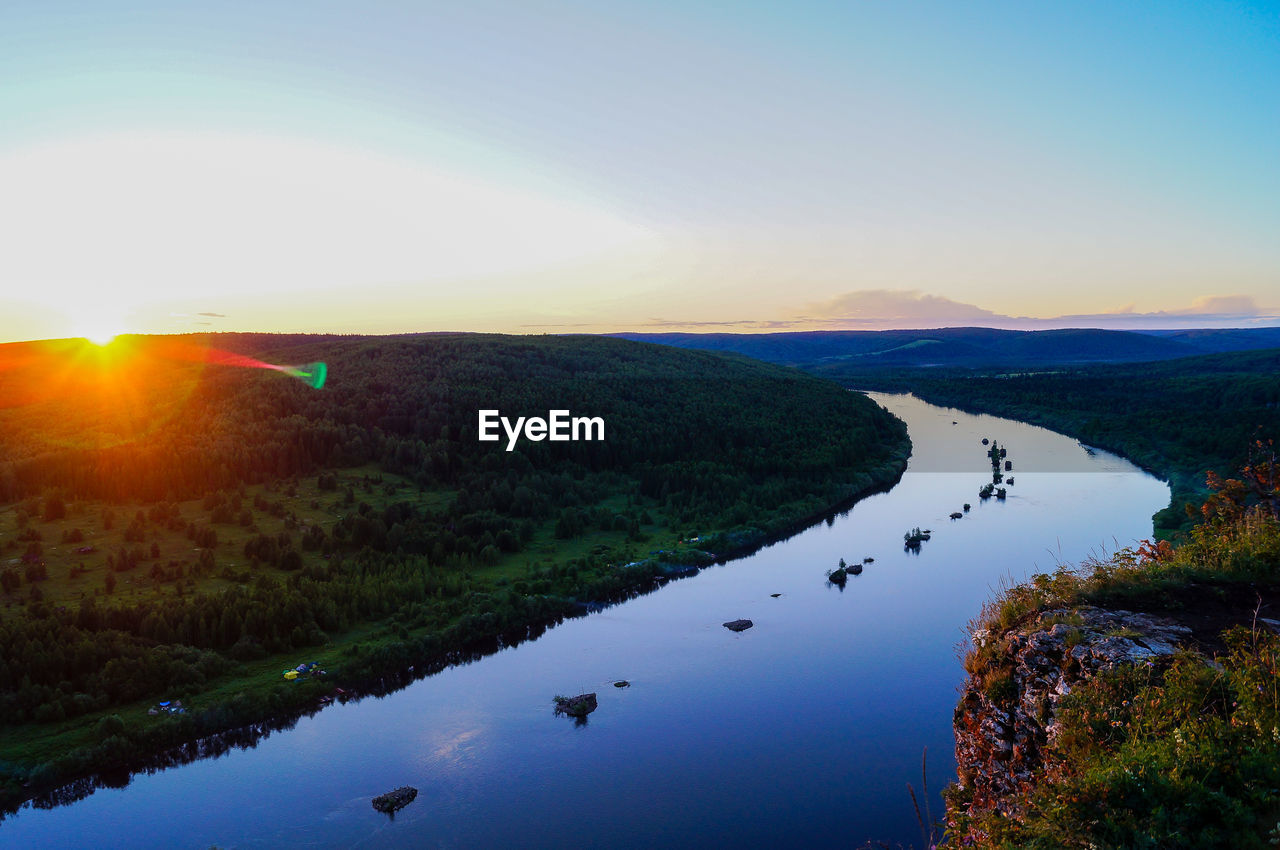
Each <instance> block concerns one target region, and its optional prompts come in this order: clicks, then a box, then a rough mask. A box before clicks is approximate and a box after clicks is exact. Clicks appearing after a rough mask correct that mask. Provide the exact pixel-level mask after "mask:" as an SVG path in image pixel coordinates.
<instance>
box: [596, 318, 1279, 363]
mask: <svg viewBox="0 0 1280 850" xmlns="http://www.w3.org/2000/svg"><path fill="white" fill-rule="evenodd" d="M619 336H622V337H625V338H627V339H637V340H644V341H648V342H658V343H662V344H664V345H673V346H676V347H677V348H695V349H701V350H706V351H726V352H730V351H731V352H735V353H738V354H745V355H747V356H748V357H755V358H757V359H760V360H766V361H769V362H770V363H784V364H786V365H789V366H799V367H801V368H806V369H809V368H823V367H836V368H839V367H842V366H847V367H849V368H853V369H858V370H876V369H892V368H901V367H905V366H918V367H921V368H930V369H933V368H947V367H966V368H988V367H995V366H1005V367H1015V366H1016V367H1029V366H1048V365H1080V364H1085V363H1130V362H1141V361H1153V360H1169V359H1174V358H1179V357H1191V356H1194V355H1197V354H1208V353H1214V352H1224V351H1241V350H1245V349H1260V348H1270V347H1274V346H1277V345H1280V328H1245V329H1234V328H1230V329H1216V328H1207V329H1200V330H1179V331H1151V332H1142V331H1112V330H1099V329H1096V328H1064V329H1060V330H1044V331H1010V330H1000V329H997V328H932V329H926V330H892V331H795V332H784V333H767V334H731V333H710V334H691V333H655V334H643V333H639V334H638V333H628V334H619Z"/></svg>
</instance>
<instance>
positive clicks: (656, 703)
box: [0, 394, 1169, 850]
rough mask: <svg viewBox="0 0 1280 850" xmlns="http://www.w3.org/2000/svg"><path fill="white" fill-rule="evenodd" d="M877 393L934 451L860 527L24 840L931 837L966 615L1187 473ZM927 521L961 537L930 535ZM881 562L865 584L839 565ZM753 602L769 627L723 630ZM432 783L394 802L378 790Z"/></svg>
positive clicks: (860, 515)
mask: <svg viewBox="0 0 1280 850" xmlns="http://www.w3.org/2000/svg"><path fill="white" fill-rule="evenodd" d="M872 397H873V398H874V399H875V400H876V401H878V402H880V403H881V404H883V405H885V406H886V407H888V408H889V409H890V410H892V411H893V412H894V413H895V414H897V415H898V416H899V417H901V418H902V419H903V420H905V421H906V423H907V425H908V428H909V430H910V433H911V438H912V440H913V442H914V446H915V451H914V454H913V456H912V459H911V464H910V466H909V468H908V470H907V472H906V474H905V475H904V476H903V478H902V481H901V482H900V483H899V484H898V485H897V486H895V487H894V488H893V489H892V490H891V491H889V492H887V493H883V494H880V495H876V496H873V497H871V498H868V499H866V500H864V501H862V502H859V503H858V504H857V505H856V506H855V507H854V508H853V509H852V510H850V511H849V512H847V513H845V514H843V515H840V516H838V517H836V518H835V519H834V521H832V522H830V523H824V524H821V525H819V526H816V527H813V528H810V529H809V530H807V531H804V532H802V533H800V534H798V535H796V536H794V537H792V538H790V539H788V540H786V541H784V542H781V543H778V544H776V545H774V546H771V547H768V548H766V549H763V550H761V551H760V552H758V553H756V554H755V555H753V556H751V557H749V558H744V559H742V560H739V561H735V562H732V563H729V564H726V565H723V566H716V567H711V568H708V569H706V570H704V571H703V572H702V573H701V574H700V575H698V576H696V577H694V578H690V579H685V580H682V581H677V582H673V583H671V584H669V585H667V586H666V587H665V588H663V589H662V590H660V591H658V592H656V593H652V594H650V595H647V596H644V597H641V598H638V599H634V600H632V601H629V602H627V603H625V604H622V605H618V606H615V607H613V608H610V609H608V610H606V611H604V612H601V613H598V614H594V615H592V616H589V617H585V618H581V619H577V620H572V621H569V622H565V623H563V624H562V625H560V626H557V627H556V628H554V629H552V630H550V631H549V632H547V633H546V634H545V635H543V636H542V637H541V638H539V639H538V640H536V641H533V642H529V643H525V644H523V645H521V646H519V647H516V648H513V649H506V650H503V651H502V652H499V653H497V654H496V655H492V656H489V657H487V658H485V659H483V660H482V661H479V662H477V663H474V664H470V665H467V666H463V667H456V668H452V669H449V670H446V671H444V672H442V673H440V674H439V675H436V676H433V677H430V678H427V679H424V680H422V681H419V682H417V683H415V684H414V685H412V686H410V687H408V688H406V689H405V690H403V691H400V692H398V693H395V694H392V695H390V696H388V697H385V698H382V699H374V698H369V699H364V700H362V701H360V702H353V703H348V704H346V705H336V706H333V707H331V708H329V709H326V710H325V711H322V712H320V713H319V714H317V715H315V716H314V717H309V718H303V719H302V720H300V721H299V722H298V724H297V726H296V727H295V728H294V729H292V730H290V731H287V732H282V733H278V734H274V735H272V736H271V737H269V738H267V739H265V740H263V741H261V742H260V743H259V744H258V745H257V746H256V747H255V748H253V749H248V750H236V751H233V752H231V753H229V754H228V755H226V756H223V757H221V758H216V759H210V760H206V761H200V762H196V763H193V764H189V765H186V766H183V767H179V768H174V769H171V770H166V771H163V772H160V773H156V774H154V775H150V776H139V777H136V778H135V779H134V780H133V781H132V783H131V784H130V785H129V786H128V787H126V788H122V789H103V790H99V791H97V792H96V793H94V794H93V795H92V796H90V797H89V798H87V799H85V800H82V801H80V802H77V803H74V804H72V805H70V806H65V807H60V808H56V809H52V810H37V809H31V808H26V809H24V810H22V811H21V812H20V813H19V814H18V815H16V816H14V817H13V818H11V819H9V820H7V821H6V822H5V823H4V824H0V846H4V847H14V848H17V847H40V848H42V850H49V849H50V848H56V847H95V848H111V847H119V848H131V850H136V848H144V847H164V848H178V847H188V848H202V850H203V848H208V847H210V846H211V845H217V846H219V847H224V848H232V847H242V848H276V847H379V848H381V847H468V848H470V847H563V846H567V845H578V846H583V847H652V846H666V847H680V846H690V847H695V846H724V845H729V844H734V845H738V846H751V847H778V846H806V847H818V846H829V847H837V846H838V847H849V846H854V845H857V844H859V843H861V842H863V841H866V840H869V839H874V840H884V841H889V842H902V843H904V844H907V843H913V842H914V843H915V845H916V846H919V844H920V833H919V829H918V826H917V824H916V820H915V816H914V814H913V811H912V805H911V799H910V797H909V795H908V793H907V783H909V782H910V783H913V784H915V786H916V789H917V792H919V790H920V763H921V755H922V752H923V751H924V749H925V748H926V747H927V748H928V758H929V784H930V791H931V794H930V804H931V806H932V808H933V811H934V813H935V815H936V814H937V813H938V812H939V811H940V809H941V802H940V799H939V798H938V795H937V792H938V791H939V790H940V789H941V788H942V786H943V785H944V784H945V783H946V782H948V781H950V780H951V779H952V778H953V776H954V758H953V753H952V748H953V746H954V739H953V738H952V733H951V713H952V709H953V708H954V706H955V701H956V696H957V687H958V686H959V684H960V683H961V681H962V679H963V671H962V669H961V667H960V663H959V661H958V659H957V656H956V652H955V647H956V644H957V643H958V642H959V641H960V640H961V639H962V638H963V627H964V625H965V623H966V622H967V621H968V620H969V619H970V618H971V617H972V616H973V615H974V614H975V613H977V612H978V610H979V609H980V607H981V606H982V603H983V602H984V601H986V600H987V599H988V598H990V596H991V595H992V593H993V591H994V590H996V589H997V588H998V587H999V586H1000V585H1001V584H1002V582H1007V581H1010V580H1019V579H1022V578H1024V577H1025V576H1027V575H1029V574H1031V573H1033V572H1037V571H1046V570H1050V569H1052V568H1053V567H1054V566H1055V565H1056V564H1058V563H1059V562H1072V563H1074V562H1078V561H1080V560H1081V559H1083V558H1086V557H1088V556H1090V555H1100V554H1104V553H1107V552H1111V551H1114V550H1115V549H1117V548H1119V547H1121V546H1127V545H1131V544H1132V543H1133V542H1134V541H1135V540H1136V539H1139V538H1143V537H1147V536H1149V535H1150V533H1151V514H1152V513H1153V512H1154V511H1156V510H1158V509H1159V508H1161V507H1163V506H1164V505H1165V504H1167V502H1168V498H1169V491H1168V488H1167V487H1166V485H1165V484H1163V483H1162V482H1160V481H1158V480H1157V479H1155V478H1153V477H1151V476H1150V475H1147V474H1145V473H1143V472H1142V471H1141V470H1139V469H1137V468H1136V467H1135V466H1133V465H1132V464H1130V463H1128V462H1126V461H1124V460H1123V459H1121V458H1118V457H1115V456H1114V455H1109V454H1106V453H1104V452H1090V451H1088V450H1086V449H1084V448H1082V447H1081V446H1080V445H1079V444H1078V443H1076V442H1075V441H1074V440H1071V439H1069V438H1067V437H1063V436H1061V435H1058V434H1054V433H1052V432H1050V431H1046V430H1044V429H1042V428H1036V427H1032V426H1029V425H1025V424H1022V423H1018V422H1013V421H1010V420H1007V419H999V418H996V417H991V416H974V415H969V414H965V413H961V412H959V411H955V410H950V409H945V408H940V407H936V406H933V405H930V404H926V403H924V402H922V401H920V400H918V399H915V398H913V397H911V396H901V395H880V394H872ZM953 422H954V423H955V424H952V423H953ZM983 437H990V438H994V439H996V440H998V441H999V442H1000V444H1001V445H1002V446H1005V445H1007V447H1008V451H1009V455H1008V456H1009V459H1011V460H1012V461H1013V463H1014V471H1013V472H1012V473H1011V474H1012V475H1013V476H1014V478H1015V485H1014V486H1013V487H1011V488H1010V489H1009V498H1008V500H1007V501H1006V502H1003V503H1001V502H997V501H995V500H994V499H993V500H991V501H988V502H985V503H984V502H980V501H979V499H978V497H977V491H978V489H979V487H981V485H982V484H983V483H984V482H986V481H988V480H989V478H990V472H989V470H990V467H989V461H988V460H987V457H986V455H985V453H984V452H985V447H984V446H982V444H981V439H982V438H983ZM965 502H971V503H972V504H973V510H972V511H971V512H970V513H969V514H968V515H966V516H965V517H964V518H963V519H961V520H956V521H952V520H949V519H948V515H949V514H950V513H951V512H952V511H957V510H960V509H961V506H962V505H963V504H964V503H965ZM917 525H918V526H921V527H922V528H929V529H931V530H932V531H933V538H932V539H931V540H930V541H928V542H926V543H924V545H923V547H922V549H921V551H920V553H919V554H911V553H908V552H906V551H904V549H903V545H902V536H903V532H905V531H907V530H909V529H910V528H911V527H913V526H917ZM865 556H871V557H874V558H875V562H874V563H872V564H868V565H867V567H866V571H865V572H864V573H863V574H862V575H860V576H856V577H850V579H849V582H848V585H847V587H846V588H845V589H844V590H843V591H841V590H840V589H838V588H836V587H834V586H831V585H829V584H828V583H827V582H826V581H825V577H824V574H825V572H826V570H828V569H831V568H834V567H835V566H836V564H837V562H838V560H839V559H840V558H841V557H843V558H845V559H846V560H848V561H849V562H850V563H852V562H854V561H860V560H862V558H863V557H865ZM772 594H781V595H780V596H777V597H776V598H775V597H774V596H773V595H772ZM739 617H746V618H749V619H751V620H753V621H754V622H755V627H754V628H752V629H749V630H747V631H745V632H742V633H738V634H735V633H733V632H730V631H728V630H726V629H725V628H723V627H722V626H721V623H722V622H724V621H725V620H731V619H735V618H739ZM617 679H627V680H629V681H630V682H631V687H630V688H627V689H621V690H620V689H616V688H614V687H612V685H611V683H612V682H613V681H614V680H617ZM581 691H596V692H597V693H598V694H599V701H600V706H599V709H598V710H597V711H596V712H595V713H594V714H592V715H591V716H590V718H589V722H588V723H586V724H585V725H576V724H575V723H574V721H573V720H571V719H569V718H565V717H555V716H553V714H552V706H551V698H552V696H554V695H555V694H569V693H578V692H581ZM405 784H408V785H414V786H416V787H417V788H418V789H419V794H418V798H417V800H416V801H415V802H414V803H412V804H411V805H409V806H408V807H407V808H405V809H403V810H402V811H401V812H399V813H398V814H397V815H396V816H395V818H394V820H392V819H389V818H387V817H386V816H385V815H381V814H379V813H377V812H376V811H374V810H373V808H372V807H371V806H370V805H369V800H370V798H371V797H372V796H373V795H375V794H379V793H382V792H383V791H387V790H390V789H392V788H394V787H396V786H399V785H405ZM922 804H923V801H922Z"/></svg>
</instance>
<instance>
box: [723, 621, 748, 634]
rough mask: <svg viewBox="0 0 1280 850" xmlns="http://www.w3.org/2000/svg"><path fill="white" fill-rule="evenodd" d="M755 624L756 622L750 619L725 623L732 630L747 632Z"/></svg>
mask: <svg viewBox="0 0 1280 850" xmlns="http://www.w3.org/2000/svg"><path fill="white" fill-rule="evenodd" d="M754 625H755V623H753V622H751V621H750V620H730V621H729V622H727V623H725V624H724V627H725V628H726V629H728V630H729V631H731V632H745V631H746V630H747V629H749V628H751V627H752V626H754Z"/></svg>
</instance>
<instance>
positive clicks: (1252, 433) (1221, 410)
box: [812, 348, 1280, 537]
mask: <svg viewBox="0 0 1280 850" xmlns="http://www.w3.org/2000/svg"><path fill="white" fill-rule="evenodd" d="M812 371H813V372H815V373H816V374H819V375H824V376H826V377H830V378H832V379H835V380H839V381H840V382H842V383H845V384H846V385H848V386H857V387H861V388H865V389H880V390H887V391H896V392H912V393H915V394H916V395H918V396H920V397H921V398H923V399H926V400H927V401H931V402H934V403H936V404H945V405H950V406H952V407H957V408H960V409H962V410H969V411H981V412H986V413H994V414H997V415H1000V416H1007V417H1010V418H1013V419H1020V420H1023V421H1025V422H1032V423H1035V424H1037V425H1043V426H1046V427H1049V428H1052V429H1054V430H1056V431H1061V432H1063V433H1066V434H1069V435H1071V436H1073V437H1076V438H1077V439H1079V440H1081V441H1083V442H1085V443H1087V444H1089V445H1093V446H1097V447H1099V448H1103V449H1107V450H1109V451H1113V452H1116V453H1118V454H1121V455H1124V456H1125V457H1127V458H1129V459H1130V460H1133V461H1134V462H1136V463H1138V464H1140V465H1142V466H1143V467H1145V468H1147V469H1149V470H1151V471H1153V472H1155V473H1157V474H1158V475H1160V476H1161V477H1164V478H1166V479H1168V481H1169V482H1170V485H1171V488H1172V490H1173V499H1172V503H1171V504H1170V506H1169V508H1167V509H1165V510H1163V511H1161V512H1159V513H1158V514H1156V516H1155V522H1156V531H1157V533H1158V534H1160V535H1161V536H1163V537H1168V536H1170V535H1173V534H1176V533H1184V532H1185V531H1186V530H1187V529H1188V528H1189V527H1190V525H1191V524H1192V522H1193V517H1192V516H1190V515H1188V513H1187V511H1186V506H1187V505H1188V504H1195V505H1198V504H1199V503H1200V502H1202V501H1203V500H1204V497H1205V496H1206V494H1207V490H1206V489H1205V481H1206V472H1207V471H1210V470H1212V471H1213V472H1215V473H1217V474H1218V475H1220V476H1223V477H1225V476H1227V475H1228V474H1230V473H1231V472H1232V471H1233V470H1236V469H1239V468H1241V467H1242V466H1244V465H1245V463H1246V462H1247V461H1248V459H1249V452H1250V447H1251V446H1252V445H1253V444H1254V443H1255V442H1256V441H1257V440H1258V439H1264V440H1266V439H1274V438H1276V437H1277V436H1280V349H1274V348H1273V349H1266V350H1262V351H1244V352H1238V353H1227V354H1211V355H1202V356H1199V357H1187V358H1182V359H1178V360H1167V361H1162V362H1158V363H1138V364H1111V365H1097V366H1082V367H1055V368H1053V369H1051V370H1045V371H1026V372H1012V373H1011V372H993V371H989V370H960V369H945V370H944V369H910V370H871V371H868V370H858V369H854V368H851V367H849V366H847V365H828V366H822V367H816V368H814V369H812ZM1197 516H1198V515H1197Z"/></svg>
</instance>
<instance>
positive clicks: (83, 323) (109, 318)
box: [67, 305, 124, 346]
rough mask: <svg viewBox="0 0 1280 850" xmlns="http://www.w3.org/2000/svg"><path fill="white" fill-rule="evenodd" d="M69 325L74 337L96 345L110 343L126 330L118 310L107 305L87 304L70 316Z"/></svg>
mask: <svg viewBox="0 0 1280 850" xmlns="http://www.w3.org/2000/svg"><path fill="white" fill-rule="evenodd" d="M67 324H68V327H69V329H70V331H71V333H70V335H71V336H73V337H81V338H83V339H87V340H89V342H92V343H93V344H94V345H99V346H103V345H110V344H111V342H112V341H113V340H115V338H116V337H117V336H119V335H120V334H121V333H123V332H124V323H123V319H122V317H121V316H120V313H119V311H118V310H116V309H114V308H112V307H110V306H105V305H95V306H92V307H90V306H85V307H84V308H83V309H78V310H76V311H75V312H74V313H73V314H72V315H70V316H68V322H67Z"/></svg>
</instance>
